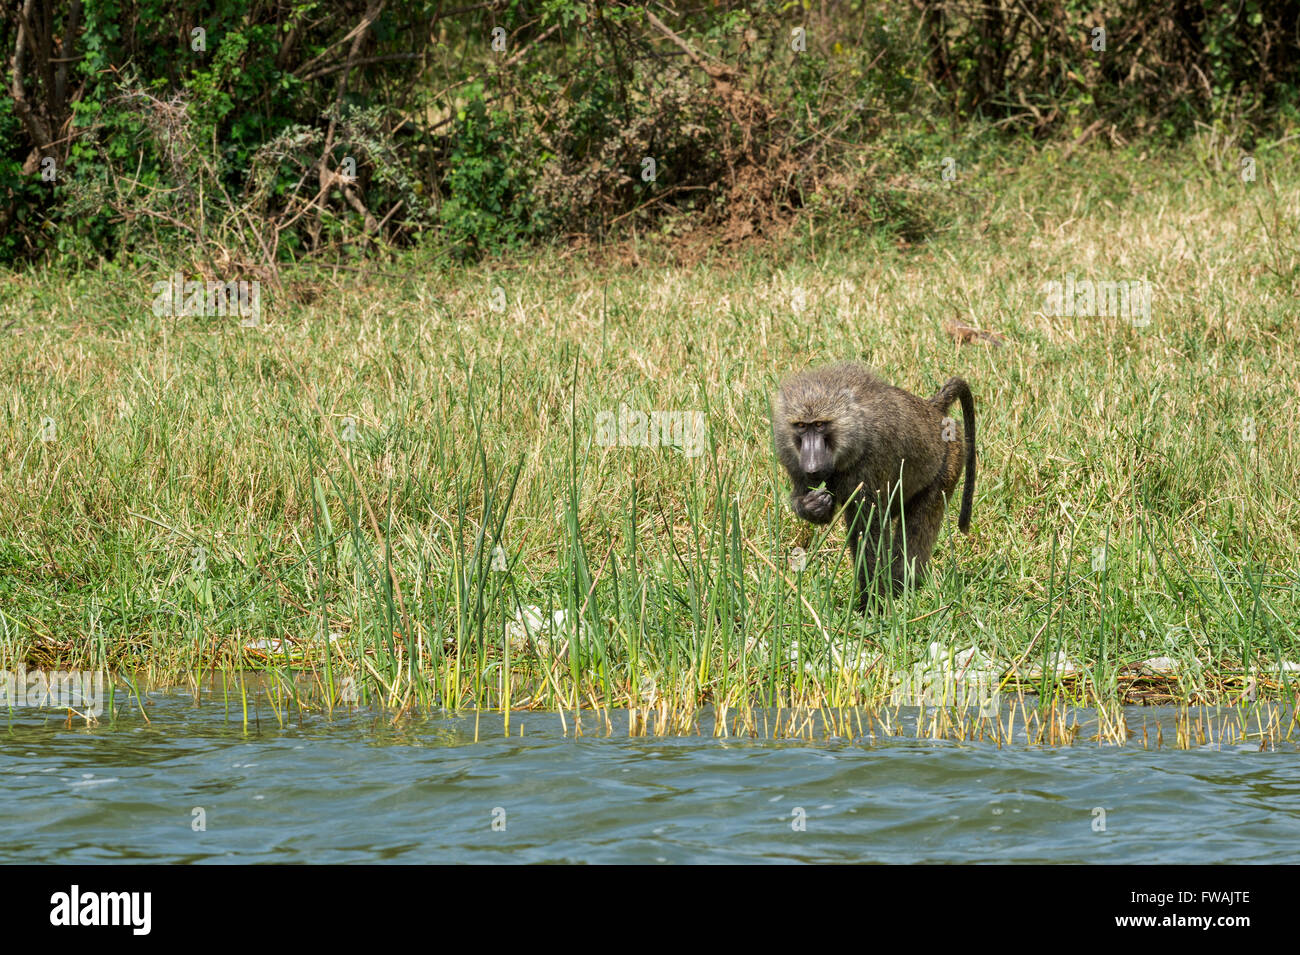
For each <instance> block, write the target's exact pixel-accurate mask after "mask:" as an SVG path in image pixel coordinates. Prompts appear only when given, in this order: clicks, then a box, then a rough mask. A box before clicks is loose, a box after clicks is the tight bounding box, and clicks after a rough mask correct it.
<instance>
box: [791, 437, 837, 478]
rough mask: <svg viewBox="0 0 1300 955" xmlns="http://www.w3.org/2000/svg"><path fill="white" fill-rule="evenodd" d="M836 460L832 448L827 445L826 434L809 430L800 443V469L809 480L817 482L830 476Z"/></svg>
mask: <svg viewBox="0 0 1300 955" xmlns="http://www.w3.org/2000/svg"><path fill="white" fill-rule="evenodd" d="M834 463H835V462H834V460H833V458H832V457H831V450H830V448H828V447H826V438H825V436H824V435H821V434H818V433H817V432H815V431H809V432H808V433H807V434H805V435H804V436H803V440H802V441H801V442H800V443H799V469H800V470H802V471H803V473H804V474H805V475H806V476H807V477H808V480H809V481H812V482H813V483H817V482H819V481H824V480H826V479H827V478H829V477H830V475H831V472H832V471H833V470H834Z"/></svg>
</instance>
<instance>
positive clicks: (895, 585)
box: [772, 362, 975, 610]
mask: <svg viewBox="0 0 1300 955" xmlns="http://www.w3.org/2000/svg"><path fill="white" fill-rule="evenodd" d="M957 399H960V401H961V414H962V421H963V424H964V425H965V431H966V433H965V435H964V436H963V435H962V434H961V432H959V431H958V430H957V427H956V422H954V421H953V420H952V419H951V418H947V417H946V415H947V411H948V407H949V406H950V405H951V404H952V403H953V401H954V400H957ZM772 436H773V439H774V441H775V444H776V454H777V458H778V459H779V460H780V462H781V464H782V465H784V466H785V469H786V471H787V472H788V473H789V475H790V481H791V483H792V484H793V486H794V491H793V493H792V494H791V495H790V503H791V505H792V506H793V507H794V512H795V513H796V514H797V515H799V517H801V518H803V519H804V520H806V521H811V522H812V523H814V524H826V523H829V522H830V520H831V518H832V516H833V515H834V513H835V510H836V508H840V507H842V508H843V509H844V522H845V527H846V529H847V530H848V538H849V553H850V555H852V558H853V562H854V567H855V568H856V571H857V573H856V577H857V604H858V609H859V610H866V609H867V606H868V604H869V603H871V602H872V600H873V599H875V600H878V599H880V598H881V597H883V596H884V594H885V593H886V592H887V591H890V590H892V592H893V593H898V592H899V590H900V589H901V588H902V586H903V582H904V580H905V579H906V576H907V573H908V570H909V565H910V570H911V572H912V574H913V579H914V580H915V582H916V583H920V581H921V580H922V579H923V577H924V574H925V565H926V562H927V561H928V560H929V559H930V552H931V551H932V550H933V549H934V541H935V538H936V537H938V534H939V525H940V523H941V522H942V521H943V512H944V508H945V507H946V506H947V502H948V498H949V497H950V496H951V495H952V493H953V489H954V488H956V487H957V479H958V478H960V477H961V474H962V470H963V468H964V469H965V471H966V481H965V485H964V487H963V488H962V498H961V511H960V513H959V514H958V517H957V526H958V527H959V528H960V529H961V530H962V532H963V533H969V531H970V512H971V502H972V501H973V499H974V497H975V402H974V399H973V398H972V397H971V393H970V386H969V385H967V384H966V382H965V381H964V380H962V379H961V378H952V379H950V380H949V381H948V383H947V384H946V385H944V386H943V387H942V388H940V389H939V393H938V394H936V395H935V396H934V397H933V398H930V399H929V400H926V399H924V398H918V397H917V396H916V395H913V394H909V393H908V392H906V391H903V390H902V389H901V388H895V387H893V386H892V385H888V384H886V383H885V382H883V381H881V380H880V379H879V378H877V377H876V376H875V375H874V374H873V373H872V372H871V371H870V370H869V369H868V368H867V367H866V366H864V365H860V364H858V363H856V362H841V363H840V364H837V365H830V366H827V367H824V368H816V369H813V370H811V371H806V372H802V373H800V374H796V375H793V376H791V377H790V378H788V379H787V380H786V381H784V382H783V383H782V384H781V387H780V390H779V391H777V393H776V394H775V395H774V396H773V398H772ZM899 525H901V528H900V526H899ZM880 559H884V560H887V561H888V562H889V568H888V570H889V572H888V574H879V575H878V574H877V572H876V569H877V563H878V560H880ZM873 583H874V584H875V586H874V587H872V584H873Z"/></svg>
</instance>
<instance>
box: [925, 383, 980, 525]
mask: <svg viewBox="0 0 1300 955" xmlns="http://www.w3.org/2000/svg"><path fill="white" fill-rule="evenodd" d="M955 399H961V419H962V422H963V423H964V424H965V426H966V477H965V480H964V481H963V483H962V488H961V511H960V512H959V513H958V514H957V526H958V527H959V528H961V530H962V532H963V533H969V532H970V511H971V505H972V504H974V503H975V399H974V398H972V397H971V393H970V385H968V384H966V380H965V379H964V378H949V379H948V383H947V384H946V385H944V386H943V387H942V388H940V389H939V393H938V394H937V395H935V396H934V397H933V398H931V399H930V400H931V401H933V402H934V403H935V404H936V405H938V406H939V410H941V411H947V410H948V407H949V405H951V404H952V403H953V401H954V400H955Z"/></svg>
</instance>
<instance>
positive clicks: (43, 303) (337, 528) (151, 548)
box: [0, 142, 1300, 711]
mask: <svg viewBox="0 0 1300 955" xmlns="http://www.w3.org/2000/svg"><path fill="white" fill-rule="evenodd" d="M1256 158H1257V160H1258V162H1259V170H1260V178H1259V181H1257V182H1254V183H1243V182H1241V181H1240V178H1239V176H1238V165H1237V162H1236V154H1235V153H1231V154H1229V153H1228V152H1223V153H1222V154H1220V153H1217V152H1215V151H1214V149H1213V148H1212V147H1211V145H1207V144H1204V143H1201V142H1194V143H1192V144H1189V145H1188V146H1187V147H1186V149H1185V150H1184V151H1182V152H1177V153H1166V154H1161V155H1158V156H1154V157H1151V156H1145V155H1139V154H1138V152H1137V151H1136V150H1135V151H1132V152H1122V153H1118V154H1104V153H1090V154H1084V153H1079V154H1076V155H1074V156H1073V157H1071V158H1070V159H1068V160H1062V159H1061V158H1060V156H1059V155H1057V154H1056V153H1054V152H1052V151H1047V152H1042V153H1038V154H1033V153H1031V152H1029V151H1021V152H1015V153H1007V154H1002V155H998V154H990V155H988V156H987V157H985V159H984V160H983V162H982V163H981V164H976V165H974V166H973V167H972V168H970V169H969V171H968V174H967V175H966V176H965V178H964V179H963V180H962V181H960V182H959V183H957V184H955V185H953V184H947V183H939V182H936V183H935V184H934V187H933V188H934V191H935V195H934V207H935V208H936V209H939V210H942V216H943V219H944V221H945V222H946V227H945V228H944V230H943V231H942V233H941V234H938V235H936V236H935V237H934V238H933V239H932V240H931V241H930V242H928V243H925V244H922V245H918V246H913V247H906V248H903V247H898V246H895V245H894V244H892V243H889V242H886V241H884V240H878V241H871V240H862V241H861V243H860V244H857V245H851V244H850V243H848V242H846V241H844V240H842V239H839V238H837V236H843V235H846V234H848V230H847V229H839V228H837V227H835V226H834V225H828V224H822V225H818V226H816V227H809V226H808V225H806V224H803V225H799V226H797V227H796V228H795V229H794V230H793V231H792V233H791V234H790V235H788V236H784V237H782V238H780V239H779V240H777V241H773V242H770V243H767V244H764V245H757V246H753V247H750V248H744V249H740V250H735V249H733V250H722V251H714V252H713V253H711V254H710V255H709V256H708V257H706V258H705V260H704V261H702V262H699V263H692V264H690V265H673V264H672V253H673V252H674V251H675V250H676V246H675V245H674V242H673V240H671V239H660V240H658V241H656V242H653V243H640V244H634V243H629V244H627V245H625V246H624V247H622V248H621V249H620V250H617V252H618V253H619V254H614V255H606V256H591V255H586V256H584V255H579V254H576V253H575V254H568V253H563V252H555V251H540V252H536V253H533V254H531V255H529V256H524V257H518V258H513V259H509V260H501V261H493V262H487V263H483V264H481V265H478V266H474V267H470V268H461V267H452V266H445V265H441V264H439V263H438V262H437V261H436V260H433V259H430V258H429V257H427V256H424V255H421V254H411V255H409V256H408V257H406V258H405V259H402V260H399V261H395V262H389V263H387V264H385V265H382V266H378V268H381V269H382V270H383V271H384V272H385V273H387V274H385V275H370V276H366V275H365V274H358V273H351V272H350V273H346V276H347V277H345V278H338V279H335V278H332V277H310V276H302V277H298V278H297V279H295V280H294V281H292V282H290V283H288V285H287V286H286V288H284V289H282V290H275V289H271V288H266V287H264V288H263V316H262V321H263V327H261V328H244V327H241V326H240V325H239V323H238V321H237V320H234V319H229V318H226V319H223V318H157V317H155V316H154V315H153V314H152V312H151V310H150V305H151V302H152V299H153V294H152V292H151V286H152V283H153V282H155V281H157V280H159V279H161V278H164V277H165V276H164V275H162V274H154V273H153V272H145V271H131V270H123V269H119V268H114V267H111V266H105V268H104V269H103V270H101V271H100V272H98V273H81V274H75V275H69V274H66V273H60V272H58V271H50V272H39V273H23V274H12V273H11V274H7V275H3V276H0V295H2V304H0V376H2V377H3V380H4V381H5V383H6V387H5V390H4V394H3V399H4V400H3V405H2V406H0V449H2V450H0V667H7V668H13V667H15V666H17V665H18V663H20V662H23V663H25V664H26V665H27V666H29V667H30V666H34V665H44V666H55V665H63V666H80V667H92V666H107V667H112V668H115V669H119V670H122V671H128V672H131V673H133V674H139V675H141V677H142V678H146V679H149V680H152V681H163V682H190V681H197V680H198V679H199V678H200V674H201V673H202V672H203V671H204V670H205V669H208V668H211V667H216V668H220V669H226V670H234V669H237V668H240V667H245V666H252V667H255V668H259V669H263V670H266V671H268V673H270V674H272V675H276V674H288V673H289V672H290V671H293V670H297V669H301V668H303V667H305V668H306V669H307V670H308V671H309V672H310V674H312V676H313V679H314V680H315V681H316V685H317V686H319V687H320V688H321V690H322V693H321V697H322V698H324V699H327V700H335V701H336V700H338V699H339V698H340V695H344V696H345V697H346V695H347V694H348V693H350V692H351V691H352V690H355V691H356V692H357V693H358V694H359V696H360V699H361V700H362V701H374V700H378V701H382V702H383V703H385V704H387V705H391V706H395V707H402V706H408V705H426V704H431V703H441V704H443V705H448V706H468V705H480V706H487V707H498V706H502V707H521V706H525V707H526V706H531V707H538V708H548V709H556V708H561V709H574V708H578V707H598V708H599V707H620V706H644V705H645V704H648V703H651V702H654V703H657V704H659V705H661V706H662V705H668V706H671V707H673V708H675V709H678V710H684V711H688V710H689V709H690V708H692V707H694V706H696V705H698V704H700V703H704V702H712V703H715V704H718V705H723V706H746V705H787V706H788V705H791V704H809V705H830V706H840V705H854V704H859V703H872V702H878V701H880V700H882V699H885V698H886V697H888V695H889V693H890V691H891V688H892V686H893V681H894V678H895V676H896V675H898V674H900V673H906V672H910V670H911V668H912V667H913V666H914V665H915V664H916V663H917V662H918V661H920V660H923V659H925V658H926V657H927V656H928V654H929V646H930V644H931V643H935V642H937V643H939V644H940V645H941V646H942V647H945V648H949V649H952V650H962V649H965V648H967V647H970V646H972V645H974V646H977V647H978V648H979V649H980V651H981V653H982V654H984V655H985V656H987V657H988V658H990V659H991V660H993V661H994V662H995V664H996V666H997V668H998V672H999V674H1001V675H1002V676H1003V677H1004V678H1005V679H1006V680H1007V681H1012V680H1014V681H1017V682H1019V683H1020V685H1022V686H1024V687H1026V688H1031V689H1035V690H1040V691H1043V692H1044V693H1045V694H1047V696H1050V697H1052V698H1055V699H1058V700H1072V701H1078V702H1097V703H1110V704H1113V703H1115V702H1119V701H1122V700H1123V699H1124V698H1126V697H1131V696H1133V695H1134V693H1135V692H1136V690H1135V686H1134V684H1133V680H1132V679H1131V678H1130V677H1129V676H1128V675H1127V674H1128V673H1129V671H1126V670H1125V669H1124V668H1125V667H1126V666H1129V665H1132V664H1136V663H1140V662H1141V661H1144V660H1146V659H1148V658H1151V657H1160V656H1165V657H1172V658H1174V659H1176V660H1178V661H1180V663H1181V664H1182V666H1183V667H1184V669H1183V670H1182V678H1181V680H1177V681H1173V680H1166V681H1164V682H1163V683H1161V682H1159V681H1156V683H1155V684H1150V686H1155V689H1154V690H1153V691H1152V692H1153V693H1154V694H1155V695H1154V696H1153V697H1152V698H1164V697H1165V696H1168V697H1171V698H1173V699H1176V700H1180V701H1183V702H1195V701H1205V702H1218V701H1230V700H1235V699H1237V698H1239V697H1240V696H1241V695H1242V691H1243V690H1245V689H1247V688H1248V687H1249V686H1251V684H1250V682H1249V681H1250V678H1251V674H1252V671H1253V670H1256V669H1257V670H1258V673H1257V675H1256V679H1255V681H1254V684H1253V689H1254V691H1255V693H1256V694H1258V695H1259V696H1260V697H1272V698H1281V699H1293V698H1294V695H1295V683H1294V681H1295V679H1296V676H1297V674H1286V673H1283V674H1280V675H1279V674H1278V673H1277V670H1278V667H1279V665H1280V664H1281V662H1282V661H1296V660H1300V640H1298V639H1297V620H1300V574H1298V571H1297V567H1298V566H1300V533H1298V531H1300V526H1298V525H1300V507H1298V505H1297V498H1296V477H1297V475H1300V441H1298V435H1297V430H1296V415H1297V410H1296V403H1295V399H1296V397H1297V392H1296V387H1295V382H1296V381H1297V380H1300V367H1298V366H1300V360H1298V358H1300V352H1298V349H1300V344H1298V343H1297V335H1296V327H1297V307H1296V301H1297V299H1296V291H1297V288H1296V286H1297V280H1298V279H1300V258H1298V245H1300V240H1297V238H1296V236H1297V234H1300V163H1298V162H1297V160H1296V157H1295V153H1294V151H1293V150H1289V149H1285V148H1283V149H1275V150H1272V151H1260V152H1259V153H1258V154H1257V156H1256ZM936 178H937V177H936ZM629 261H632V262H635V263H636V264H628V262H629ZM186 272H187V275H188V276H189V277H191V278H192V277H194V273H193V272H192V270H189V269H187V270H186ZM1070 272H1072V273H1074V274H1075V275H1076V276H1078V277H1080V278H1084V277H1090V278H1094V279H1141V278H1145V279H1147V280H1149V281H1150V283H1151V285H1152V288H1153V291H1154V299H1153V303H1152V321H1151V324H1150V326H1149V327H1145V328H1134V327H1132V325H1131V324H1130V323H1129V322H1128V321H1127V320H1125V319H1122V318H1118V317H1109V316H1102V317H1055V316H1047V315H1044V314H1043V308H1044V301H1045V299H1044V294H1043V291H1042V287H1043V285H1044V283H1046V282H1048V281H1051V280H1057V281H1060V280H1063V279H1064V277H1065V275H1066V273H1070ZM497 286H500V287H501V288H502V289H504V291H505V298H506V307H505V310H504V312H496V311H494V310H493V305H494V295H493V293H492V289H493V288H494V287H497ZM949 320H956V321H958V322H961V323H964V324H968V325H973V326H978V327H980V328H985V329H990V330H993V331H996V332H997V333H999V334H1000V335H1001V336H1002V337H1003V339H1004V340H1005V344H1004V345H1003V346H1002V347H996V346H993V345H989V344H984V343H977V344H970V345H965V346H959V345H958V344H956V343H955V342H954V340H953V338H952V337H951V336H950V335H949V334H947V333H946V332H945V331H944V328H943V326H944V323H945V322H946V321H949ZM844 357H850V358H863V359H865V360H867V361H868V362H869V363H870V364H872V365H873V366H874V367H875V368H876V369H877V370H878V371H879V372H880V373H881V374H882V375H883V376H884V377H886V378H887V379H889V380H890V381H892V382H893V383H895V384H897V385H899V386H901V387H904V388H907V389H909V390H913V391H916V392H918V393H921V394H930V393H933V392H934V391H935V390H936V389H937V388H938V387H939V385H941V384H942V383H943V382H944V381H945V380H946V379H947V378H948V377H949V376H950V375H953V374H961V375H962V376H964V377H965V378H967V379H968V380H969V381H970V383H971V385H972V388H973V390H974V393H975V400H976V407H977V416H978V426H979V455H980V465H979V480H978V485H977V490H976V498H975V508H974V526H973V529H972V533H971V534H970V535H969V536H963V535H961V534H959V533H958V532H957V531H956V517H955V514H953V513H950V515H949V516H948V518H947V519H946V521H945V525H944V531H943V534H942V536H941V539H940V543H939V546H938V548H937V552H936V556H935V560H934V562H933V564H932V567H933V575H932V578H931V580H930V581H929V582H928V583H927V584H926V585H925V586H924V587H923V588H922V589H920V590H919V591H918V592H916V593H914V594H910V595H908V596H907V597H906V598H904V599H903V600H901V601H898V602H897V603H895V604H894V605H893V606H891V608H890V609H889V611H888V612H887V613H885V614H882V615H879V616H869V617H866V618H863V617H862V616H860V615H857V614H856V613H854V612H853V611H852V610H851V603H852V601H851V580H850V576H851V575H850V572H849V566H848V560H847V555H846V553H845V550H844V546H843V532H842V529H841V527H840V526H838V525H836V526H834V527H832V528H830V529H828V530H826V531H825V532H821V531H819V532H817V533H813V529H812V528H809V527H807V526H804V525H800V524H799V522H798V521H797V520H796V519H795V518H794V517H793V515H792V514H791V513H790V512H789V510H788V507H787V506H786V504H785V499H786V496H787V490H786V488H785V485H784V482H783V476H782V475H780V474H779V473H778V470H777V466H776V464H775V462H774V459H773V455H772V451H771V444H770V436H769V431H768V424H767V410H768V409H767V401H768V395H769V394H770V391H771V389H772V387H773V386H774V384H775V383H776V381H777V380H778V379H779V378H780V377H781V376H782V375H784V374H785V373H788V372H789V371H791V370H794V369H798V368H801V367H804V366H806V365H808V364H809V363H814V362H821V361H823V360H828V359H833V358H844ZM620 405H627V406H628V407H629V408H630V409H637V410H642V411H646V412H650V411H684V412H699V413H701V414H702V415H703V417H704V420H705V421H706V423H707V440H706V442H705V453H704V454H702V455H700V456H698V457H690V456H688V455H686V454H684V453H682V452H681V451H679V450H677V449H674V448H663V447H617V446H616V447H602V446H600V445H598V444H597V443H596V442H595V440H594V435H595V433H596V428H595V421H596V416H597V414H598V413H600V412H607V411H615V412H617V411H618V409H619V407H620ZM45 416H48V417H50V418H52V419H53V421H54V426H55V435H54V438H53V440H51V441H43V440H42V437H41V422H42V419H43V418H44V417H45ZM347 417H351V418H353V419H355V434H354V435H353V434H352V433H351V431H350V430H349V429H348V428H347V427H346V423H345V418H347ZM1247 418H1249V419H1251V420H1252V422H1253V428H1254V436H1255V437H1254V440H1253V441H1248V440H1243V428H1245V430H1246V432H1247V433H1249V430H1250V428H1249V426H1248V425H1246V424H1245V419H1247ZM345 432H346V433H345ZM345 437H351V438H354V440H345ZM498 545H500V547H501V553H503V554H504V556H505V560H506V564H507V569H506V570H505V571H499V570H493V569H492V568H493V564H494V557H493V552H494V548H495V547H496V546H498ZM796 545H802V546H804V547H806V548H807V551H808V557H807V568H806V570H805V571H803V572H802V573H799V572H796V571H795V570H793V569H791V564H790V561H789V557H790V551H791V549H792V548H793V547H795V546H796ZM1098 548H1105V560H1104V565H1103V562H1102V561H1101V560H1099V559H1098V556H1097V555H1098V554H1099V553H1100V551H1098V550H1097V549H1098ZM528 605H532V606H535V607H537V608H538V609H539V610H540V611H541V616H542V618H543V619H544V620H547V621H549V620H551V619H552V614H553V613H555V612H557V611H563V612H564V620H565V621H570V622H571V621H576V620H580V621H581V622H582V624H581V628H580V629H579V628H577V627H575V626H573V625H572V624H571V623H565V624H564V625H562V626H560V627H558V628H556V629H555V630H554V631H553V632H549V633H537V632H531V633H530V632H526V631H528V630H532V629H534V628H521V627H519V626H515V627H511V626H510V623H511V622H512V621H514V620H515V618H516V615H517V613H519V611H520V608H521V607H525V606H528ZM508 631H509V632H511V633H513V634H514V636H515V639H514V641H510V640H507V639H506V635H507V632H508ZM329 634H337V635H338V639H336V640H335V641H334V642H333V643H332V644H330V646H331V647H332V652H326V651H325V650H324V647H325V645H326V640H327V638H328V635H329ZM286 638H287V639H286ZM269 641H282V642H280V643H278V644H272V643H269ZM260 642H265V643H260ZM512 642H513V643H514V646H511V643H512ZM259 645H260V646H265V647H273V648H276V649H270V650H266V649H262V650H259V649H256V647H257V646H259ZM250 647H251V648H252V649H250ZM1058 651H1064V652H1065V654H1066V655H1067V656H1068V658H1069V659H1070V660H1071V661H1073V662H1074V663H1075V664H1076V666H1077V667H1078V673H1077V675H1076V676H1075V677H1073V678H1071V679H1066V680H1063V681H1058V680H1056V679H1055V677H1054V676H1053V673H1052V670H1051V668H1050V667H1047V668H1044V667H1043V663H1044V661H1046V660H1048V659H1050V658H1051V655H1052V654H1055V653H1056V652H1058ZM1036 666H1037V672H1036V671H1035V667H1036ZM1039 672H1041V673H1042V675H1039ZM1142 686H1148V684H1138V685H1137V688H1136V689H1140V688H1141V687H1142ZM1148 688H1149V686H1148Z"/></svg>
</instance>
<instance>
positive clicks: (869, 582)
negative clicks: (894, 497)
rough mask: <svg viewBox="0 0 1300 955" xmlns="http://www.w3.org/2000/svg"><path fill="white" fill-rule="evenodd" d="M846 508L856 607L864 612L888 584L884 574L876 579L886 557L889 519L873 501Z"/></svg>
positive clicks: (888, 546)
mask: <svg viewBox="0 0 1300 955" xmlns="http://www.w3.org/2000/svg"><path fill="white" fill-rule="evenodd" d="M849 510H850V511H851V512H852V513H851V514H850V515H849V516H848V528H849V535H848V536H849V558H850V559H851V560H852V561H853V569H854V577H855V580H856V583H857V606H858V610H860V611H863V612H865V611H866V610H867V608H868V607H870V606H872V605H873V604H875V603H876V601H878V600H879V599H880V598H881V597H883V596H884V590H886V589H888V587H889V578H888V577H887V576H886V577H885V578H884V579H883V580H881V579H880V576H881V575H880V574H879V568H880V564H881V562H882V561H885V562H888V560H889V554H890V549H891V547H892V540H891V538H892V529H893V526H892V525H893V522H892V521H890V520H887V519H885V517H884V516H883V514H882V512H881V509H880V507H879V506H878V505H877V504H876V503H875V502H874V501H873V502H871V503H864V504H862V505H860V506H858V507H853V506H850V508H849Z"/></svg>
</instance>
